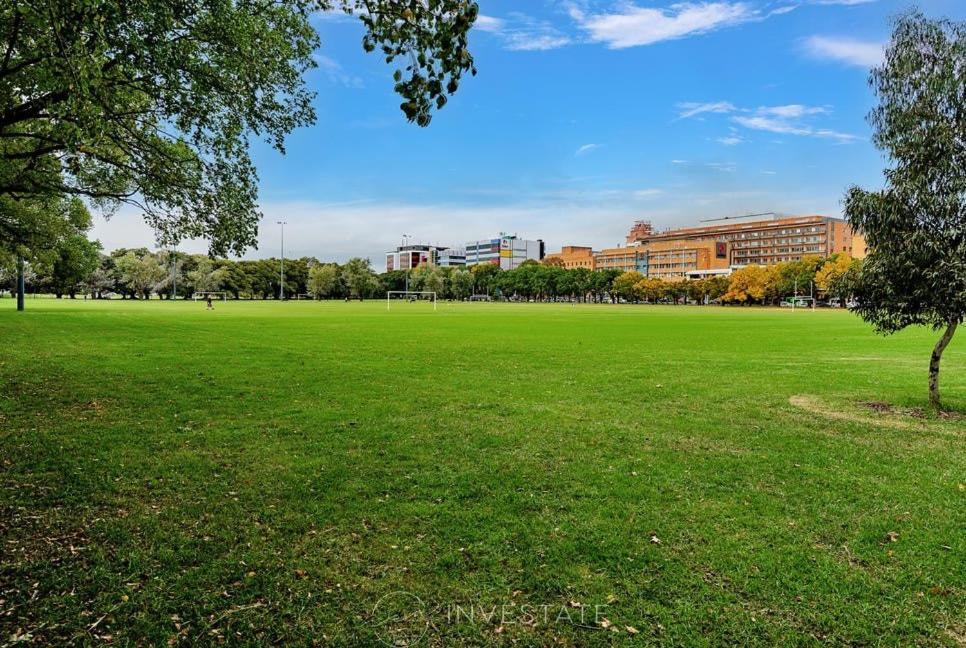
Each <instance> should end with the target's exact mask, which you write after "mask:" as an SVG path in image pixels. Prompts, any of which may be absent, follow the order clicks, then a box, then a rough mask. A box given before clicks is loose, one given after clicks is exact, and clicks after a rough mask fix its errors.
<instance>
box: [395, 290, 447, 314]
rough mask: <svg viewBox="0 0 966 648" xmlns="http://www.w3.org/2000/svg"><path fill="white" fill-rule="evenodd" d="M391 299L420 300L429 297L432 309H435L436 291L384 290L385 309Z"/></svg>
mask: <svg viewBox="0 0 966 648" xmlns="http://www.w3.org/2000/svg"><path fill="white" fill-rule="evenodd" d="M393 299H405V300H406V301H411V302H413V301H420V300H423V299H430V300H432V302H433V310H436V293H435V292H432V291H429V290H388V291H386V310H389V304H390V303H391V302H392V300H393Z"/></svg>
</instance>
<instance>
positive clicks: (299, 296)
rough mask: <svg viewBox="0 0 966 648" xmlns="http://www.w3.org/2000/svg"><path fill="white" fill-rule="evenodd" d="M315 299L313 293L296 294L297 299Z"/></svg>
mask: <svg viewBox="0 0 966 648" xmlns="http://www.w3.org/2000/svg"><path fill="white" fill-rule="evenodd" d="M313 299H315V295H313V294H312V293H299V294H297V295H295V301H304V300H309V301H311V300H313Z"/></svg>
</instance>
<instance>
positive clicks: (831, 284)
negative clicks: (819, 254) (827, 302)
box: [815, 254, 862, 308]
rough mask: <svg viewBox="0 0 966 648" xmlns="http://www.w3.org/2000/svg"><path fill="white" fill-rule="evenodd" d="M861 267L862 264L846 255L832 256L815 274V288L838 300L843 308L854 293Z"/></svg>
mask: <svg viewBox="0 0 966 648" xmlns="http://www.w3.org/2000/svg"><path fill="white" fill-rule="evenodd" d="M861 267H862V262H861V261H860V260H859V259H853V258H852V257H850V256H849V255H848V254H835V255H832V256H831V257H829V258H828V259H827V260H826V261H825V263H824V264H822V267H821V268H819V269H818V272H816V273H815V287H816V288H818V290H819V292H821V293H822V294H824V295H826V296H829V297H834V298H836V299H838V300H839V302H840V305H841V307H842V308H845V307H846V305H847V303H848V300H849V297H851V296H852V293H853V292H854V291H855V285H856V281H857V278H858V275H859V272H860V271H861Z"/></svg>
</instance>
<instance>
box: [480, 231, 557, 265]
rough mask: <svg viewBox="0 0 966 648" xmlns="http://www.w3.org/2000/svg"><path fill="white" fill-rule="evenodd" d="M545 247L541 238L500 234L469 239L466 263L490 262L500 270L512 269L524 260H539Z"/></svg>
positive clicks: (543, 253) (544, 251)
mask: <svg viewBox="0 0 966 648" xmlns="http://www.w3.org/2000/svg"><path fill="white" fill-rule="evenodd" d="M545 253H546V249H545V246H544V243H543V241H541V240H539V239H538V240H536V241H533V240H528V239H522V238H518V237H517V236H515V235H512V236H511V235H507V234H502V235H501V236H500V238H494V239H484V240H482V241H470V242H469V243H467V244H466V265H467V266H469V267H472V266H475V265H479V264H481V263H492V264H494V265H498V266H500V269H501V270H514V269H515V268H519V267H520V265H522V264H523V262H524V261H540V260H542V259H543V257H544V256H545Z"/></svg>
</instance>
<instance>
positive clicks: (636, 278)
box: [613, 270, 644, 302]
mask: <svg viewBox="0 0 966 648" xmlns="http://www.w3.org/2000/svg"><path fill="white" fill-rule="evenodd" d="M643 279H644V275H642V274H641V273H640V272H638V271H636V270H629V271H628V272H625V273H623V274H621V275H620V276H618V277H617V278H616V279H614V287H613V290H614V293H615V294H616V295H617V296H618V297H620V298H621V299H624V300H626V301H633V302H636V301H638V300H640V298H641V293H640V289H639V288H638V284H640V282H641V281H642V280H643Z"/></svg>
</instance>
